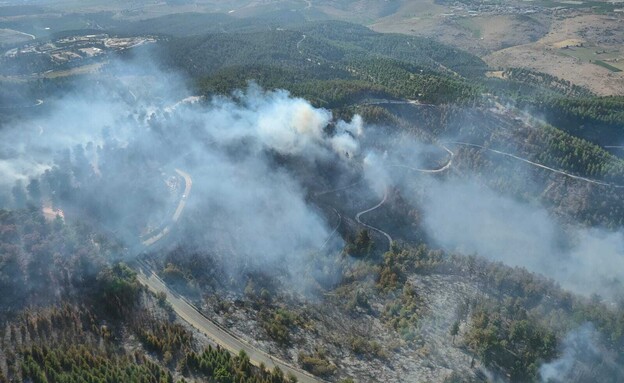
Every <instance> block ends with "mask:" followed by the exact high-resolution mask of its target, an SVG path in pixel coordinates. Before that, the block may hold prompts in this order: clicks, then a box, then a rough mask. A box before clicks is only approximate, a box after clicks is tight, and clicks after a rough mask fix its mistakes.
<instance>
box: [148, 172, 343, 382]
mask: <svg viewBox="0 0 624 383" xmlns="http://www.w3.org/2000/svg"><path fill="white" fill-rule="evenodd" d="M175 171H176V173H178V174H179V175H180V176H181V177H182V178H184V184H185V186H184V194H182V198H180V202H179V203H178V206H177V208H176V210H175V212H174V214H173V217H172V218H171V220H172V224H175V223H176V222H177V221H178V219H179V218H180V216H181V215H182V211H183V210H184V208H185V206H186V200H187V198H188V196H189V193H190V192H191V187H192V186H193V180H192V178H191V176H190V174H188V173H186V172H184V171H182V170H180V169H175ZM334 210H335V209H334ZM336 213H338V212H337V211H336ZM338 217H339V218H340V221H339V222H338V225H337V226H336V228H335V229H334V231H332V233H331V234H330V237H329V238H328V239H327V241H325V243H324V244H323V247H325V245H326V244H327V242H329V240H330V239H331V237H332V236H333V235H334V233H335V232H336V231H337V230H338V227H339V226H340V223H341V222H342V216H340V214H338ZM170 231H171V224H169V225H167V226H166V227H165V228H164V229H163V230H161V231H160V232H159V233H158V234H156V235H154V236H152V237H150V238H148V239H147V240H145V241H143V246H144V247H149V246H151V245H153V244H155V243H156V242H158V241H159V240H161V239H162V238H164V237H165V236H166V235H167V234H168V233H169V232H170ZM137 264H138V267H137V279H138V280H139V282H140V283H141V284H143V285H145V286H147V288H148V289H149V290H151V291H152V292H154V293H164V294H165V296H166V297H167V302H169V304H170V305H171V307H172V308H173V311H175V313H176V314H177V315H178V316H179V317H180V318H182V319H183V320H185V321H186V322H188V323H189V324H190V325H191V326H193V327H194V328H196V329H197V330H198V331H201V332H202V333H204V334H205V335H206V336H208V337H209V338H210V339H212V340H214V341H215V342H216V343H217V344H218V345H220V346H221V347H223V348H225V349H226V350H228V351H230V352H231V353H233V354H238V352H239V351H240V350H244V351H245V353H246V354H247V355H248V356H249V360H250V362H251V363H252V364H253V365H255V366H260V365H261V364H264V366H265V367H268V368H270V369H273V368H274V367H279V368H280V369H281V370H282V372H284V374H286V375H288V374H290V375H293V376H295V377H296V378H297V380H298V381H299V382H302V383H321V382H325V381H324V380H322V379H320V378H316V377H314V376H312V375H311V374H309V373H307V372H305V371H303V370H301V369H299V368H297V367H294V366H292V365H290V364H289V363H287V362H285V361H283V360H280V359H277V358H274V357H272V356H271V355H269V354H267V353H266V352H264V351H262V350H260V349H258V348H257V347H254V346H253V345H251V344H249V343H247V342H246V341H244V340H243V339H240V338H239V337H237V336H236V335H234V334H232V333H231V332H229V331H228V330H227V329H226V328H224V327H221V326H220V325H219V324H217V323H216V322H214V321H212V320H210V319H209V318H208V317H206V316H205V315H204V314H202V313H201V311H200V310H199V309H198V308H197V307H195V306H194V305H193V304H192V303H191V302H189V301H188V300H187V299H186V298H184V297H183V296H182V295H179V294H176V293H175V292H174V291H172V290H171V289H170V288H169V287H168V286H167V284H166V283H165V282H164V281H163V280H162V279H161V278H160V277H158V275H156V273H154V271H152V270H151V268H150V267H149V265H147V264H146V263H144V262H141V261H138V262H137Z"/></svg>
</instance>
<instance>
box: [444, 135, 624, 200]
mask: <svg viewBox="0 0 624 383" xmlns="http://www.w3.org/2000/svg"><path fill="white" fill-rule="evenodd" d="M448 143H449V144H453V145H463V146H470V147H474V148H479V149H484V150H488V151H490V152H492V153H496V154H500V155H502V156H506V157H510V158H513V159H516V160H518V161H522V162H526V163H527V164H529V165H532V166H535V167H538V168H541V169H545V170H548V171H550V172H553V173H557V174H561V175H563V176H566V177H570V178H573V179H576V180H581V181H585V182H589V183H592V184H595V185H601V186H609V187H613V188H624V185H617V184H612V183H609V182H603V181H598V180H593V179H591V178H586V177H581V176H577V175H574V174H570V173H567V172H564V171H563V170H559V169H554V168H551V167H548V166H546V165H542V164H540V163H537V162H533V161H530V160H527V159H526V158H522V157H518V156H516V155H514V154H510V153H505V152H501V151H500V150H495V149H490V148H486V147H485V146H482V145H477V144H471V143H469V142H461V141H450V142H448Z"/></svg>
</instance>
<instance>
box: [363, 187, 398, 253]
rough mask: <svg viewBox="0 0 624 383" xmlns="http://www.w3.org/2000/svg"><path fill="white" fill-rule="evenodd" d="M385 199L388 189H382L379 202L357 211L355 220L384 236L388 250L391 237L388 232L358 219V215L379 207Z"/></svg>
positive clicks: (390, 245)
mask: <svg viewBox="0 0 624 383" xmlns="http://www.w3.org/2000/svg"><path fill="white" fill-rule="evenodd" d="M387 199H388V189H386V190H385V191H384V195H383V199H382V200H381V202H379V203H378V204H377V205H375V206H373V207H371V208H370V209H366V210H364V211H361V212H359V213H357V214H356V215H355V220H356V221H357V222H358V223H359V224H360V225H362V226H364V227H367V228H369V229H371V230H374V231H376V232H378V233H379V234H381V235H383V236H384V237H386V239H387V240H388V250H390V247H392V237H391V236H390V234H388V233H386V232H385V231H383V230H381V229H378V228H376V227H374V226H371V225H369V224H366V223H364V222H362V221H361V220H360V217H362V216H363V215H364V214H366V213H370V212H371V211H373V210H375V209H377V208H379V207H381V205H383V204H384V203H386V200H387Z"/></svg>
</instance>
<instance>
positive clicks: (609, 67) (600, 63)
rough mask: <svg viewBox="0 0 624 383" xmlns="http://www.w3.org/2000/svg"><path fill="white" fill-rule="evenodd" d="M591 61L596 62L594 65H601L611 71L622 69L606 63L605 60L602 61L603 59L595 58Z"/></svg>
mask: <svg viewBox="0 0 624 383" xmlns="http://www.w3.org/2000/svg"><path fill="white" fill-rule="evenodd" d="M592 63H594V64H596V65H599V66H601V67H603V68H607V69H608V70H610V71H611V72H621V71H622V70H621V69H620V68H616V67H614V66H613V65H610V64H607V63H606V62H604V61H600V60H595V61H592Z"/></svg>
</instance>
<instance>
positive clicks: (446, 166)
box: [355, 145, 455, 249]
mask: <svg viewBox="0 0 624 383" xmlns="http://www.w3.org/2000/svg"><path fill="white" fill-rule="evenodd" d="M442 149H444V150H445V151H446V152H447V153H448V154H449V160H448V162H447V163H446V164H444V166H442V167H441V168H438V169H418V168H412V167H410V166H407V165H391V166H394V167H399V168H406V169H410V170H413V171H416V172H421V173H428V174H432V173H440V172H443V171H445V170H447V169H449V168H450V167H451V166H452V165H453V157H455V153H453V152H452V151H451V150H450V149H449V148H447V147H446V146H444V145H442ZM387 199H388V189H386V190H385V192H384V196H383V199H382V200H381V202H379V203H378V204H377V205H375V206H373V207H371V208H370V209H366V210H364V211H361V212H359V213H357V215H356V216H355V220H356V221H357V222H358V223H359V224H360V225H362V226H364V227H367V228H369V229H371V230H374V231H376V232H378V233H380V234H381V235H383V236H384V237H386V239H387V240H388V249H390V248H391V247H392V237H391V236H390V234H388V233H386V232H385V231H383V230H381V229H378V228H376V227H373V226H371V225H368V224H366V223H364V222H362V220H361V219H360V218H361V217H362V215H364V214H366V213H370V212H371V211H373V210H375V209H378V208H380V207H381V206H382V205H383V204H384V203H385V202H386V200H387Z"/></svg>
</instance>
